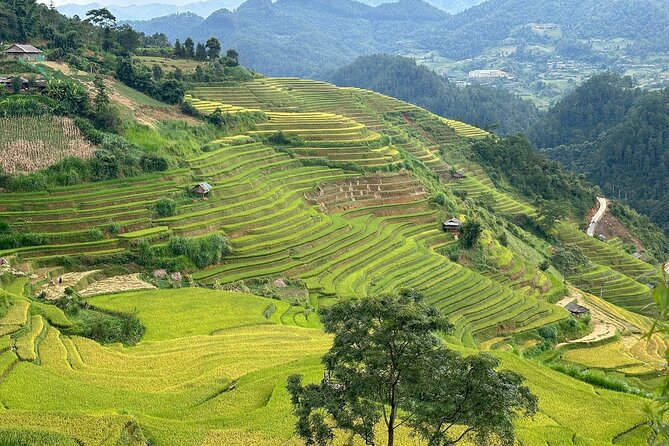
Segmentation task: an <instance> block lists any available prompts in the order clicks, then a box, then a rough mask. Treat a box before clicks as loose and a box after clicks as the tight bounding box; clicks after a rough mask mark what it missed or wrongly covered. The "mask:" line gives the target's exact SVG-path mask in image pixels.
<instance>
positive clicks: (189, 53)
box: [184, 37, 195, 59]
mask: <svg viewBox="0 0 669 446" xmlns="http://www.w3.org/2000/svg"><path fill="white" fill-rule="evenodd" d="M184 52H185V56H186V57H188V58H190V59H192V58H194V57H195V42H193V39H191V38H190V37H188V38H187V39H186V40H184Z"/></svg>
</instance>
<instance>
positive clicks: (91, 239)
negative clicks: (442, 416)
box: [0, 76, 666, 446]
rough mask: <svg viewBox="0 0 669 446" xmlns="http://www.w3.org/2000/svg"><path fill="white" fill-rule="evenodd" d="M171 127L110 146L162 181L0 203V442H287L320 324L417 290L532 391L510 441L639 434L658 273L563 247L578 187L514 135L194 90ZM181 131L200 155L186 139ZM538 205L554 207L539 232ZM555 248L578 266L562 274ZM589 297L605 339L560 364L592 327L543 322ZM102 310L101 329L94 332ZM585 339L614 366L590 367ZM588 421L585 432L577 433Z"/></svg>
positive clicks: (333, 92) (383, 110) (107, 183)
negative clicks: (295, 393)
mask: <svg viewBox="0 0 669 446" xmlns="http://www.w3.org/2000/svg"><path fill="white" fill-rule="evenodd" d="M78 79H80V80H81V81H84V80H85V78H84V77H82V78H78ZM73 81H76V82H79V80H76V79H73ZM126 93H128V94H127V96H126V99H128V101H132V98H135V100H140V99H142V100H145V98H144V97H142V96H140V95H138V94H134V93H136V92H134V91H133V90H131V89H128V91H126ZM138 106H139V104H134V105H131V106H130V108H131V109H134V108H138ZM184 110H186V111H188V112H189V113H191V115H194V116H193V117H192V118H191V119H193V120H194V122H193V124H195V123H197V124H195V125H194V126H193V127H188V126H187V125H186V124H184V123H179V125H178V126H177V124H175V123H172V124H170V123H169V122H162V123H161V122H156V123H152V125H153V127H149V126H140V125H139V124H138V123H129V124H128V126H127V127H126V128H124V129H123V132H124V135H125V136H126V137H127V138H128V144H129V143H130V141H133V142H136V143H137V148H136V149H133V150H142V151H144V150H145V151H147V152H148V153H153V154H154V155H156V156H157V155H165V154H167V153H170V152H173V154H179V156H178V157H176V158H178V161H180V163H177V164H167V163H166V164H165V165H164V170H163V171H160V172H154V173H150V174H147V173H142V172H141V171H135V172H128V175H127V176H125V177H123V178H117V179H114V180H103V179H101V178H97V179H98V180H100V181H95V182H88V183H81V184H74V185H70V186H58V187H56V186H47V185H42V186H40V185H39V184H37V185H33V191H32V192H22V191H13V192H8V191H3V192H2V193H0V212H1V213H2V220H3V225H2V226H1V228H2V231H3V234H2V236H1V237H0V240H2V242H3V245H2V248H3V249H2V250H0V257H2V258H4V259H6V260H7V261H8V263H9V265H7V264H3V265H2V273H0V279H1V280H2V287H3V289H4V290H3V291H2V292H1V293H2V299H0V312H1V313H0V330H1V331H0V342H1V344H0V370H1V372H0V376H1V377H2V379H1V380H0V402H2V404H3V407H4V408H5V410H3V411H0V439H1V438H3V437H2V435H14V434H15V433H16V432H18V433H16V434H17V435H22V436H26V435H32V436H33V437H30V438H39V439H41V441H42V444H49V443H48V442H47V441H46V439H49V441H51V443H54V444H68V445H70V444H84V445H97V444H110V445H123V446H125V445H128V446H130V445H133V446H137V445H144V444H147V443H148V440H147V438H148V439H150V440H151V441H153V442H155V443H157V444H165V445H179V446H181V445H212V444H232V445H235V444H239V445H246V444H249V442H257V443H260V444H265V445H268V446H274V445H278V444H291V443H296V440H295V439H294V432H293V426H292V421H293V419H292V417H291V414H290V402H289V398H288V395H287V392H286V390H285V381H286V378H287V376H288V375H290V374H293V373H302V374H305V375H306V376H307V379H308V380H310V381H318V380H319V379H320V378H321V377H322V373H323V369H322V364H321V363H320V362H319V358H320V356H321V355H322V354H323V352H324V351H325V350H326V349H327V347H328V343H329V338H328V337H327V336H325V335H324V334H323V333H322V332H321V331H320V330H319V328H320V324H319V320H318V316H317V312H316V310H317V309H318V308H319V307H320V306H322V305H327V304H329V303H330V302H332V301H333V300H334V299H342V298H363V297H365V296H369V295H372V294H376V293H384V292H394V291H397V290H399V289H402V288H405V287H411V288H414V289H416V290H418V291H420V292H421V293H422V294H423V295H424V296H425V297H426V299H427V301H428V302H429V303H430V304H432V305H434V306H435V307H437V308H439V309H440V310H442V311H443V312H444V313H445V314H447V315H448V318H449V320H450V321H451V322H452V323H453V325H454V330H453V332H452V333H451V334H450V335H449V336H447V337H446V341H447V342H448V343H449V345H451V346H452V347H453V348H454V349H457V350H460V351H463V352H465V353H468V352H475V351H479V350H486V351H487V350H490V351H491V352H492V354H495V355H498V356H499V357H500V358H502V360H503V364H504V366H505V367H508V368H511V369H513V370H517V371H519V372H520V373H522V374H523V375H524V376H525V377H526V378H527V380H528V383H529V385H530V386H531V388H532V390H533V391H534V392H536V393H537V394H538V395H539V396H540V415H539V416H538V417H537V418H536V419H534V420H523V421H522V422H521V423H519V424H518V426H517V431H518V436H519V439H520V440H521V441H522V442H523V443H524V444H530V445H534V444H537V445H539V444H545V441H546V440H545V439H546V438H551V439H552V440H553V441H555V442H556V443H557V444H560V443H563V442H564V441H567V440H568V441H572V440H573V439H575V440H574V441H576V442H581V443H585V444H588V443H590V444H601V445H611V444H614V442H616V444H621V443H620V442H623V443H622V444H625V443H624V442H627V443H628V444H638V442H639V441H644V440H645V438H646V437H647V434H648V430H647V428H646V421H647V416H646V415H645V413H644V412H643V411H642V408H643V407H644V405H645V403H646V401H647V400H646V399H645V397H644V396H645V395H646V393H645V392H646V391H648V390H649V389H651V388H652V386H653V384H654V382H655V381H656V380H658V379H659V378H661V376H662V372H661V369H662V364H663V359H662V354H663V351H664V349H665V348H666V341H665V339H664V338H663V337H662V336H659V335H657V336H654V337H653V338H652V342H648V343H646V342H644V341H642V340H641V339H640V338H641V334H642V331H643V330H648V327H649V326H650V325H651V319H649V318H647V317H646V316H644V315H648V316H653V315H654V307H653V305H652V297H651V287H652V286H657V285H658V284H660V283H661V281H662V277H661V275H660V273H659V270H658V269H657V268H655V267H654V266H653V265H651V264H648V263H645V262H643V261H641V260H639V259H636V258H634V257H632V256H630V255H628V254H627V253H626V252H625V251H624V250H623V249H622V248H623V246H622V244H621V243H620V241H619V240H616V239H613V240H611V241H609V242H606V243H605V242H602V241H600V240H598V239H595V238H591V237H588V236H587V235H585V233H584V232H582V231H580V230H579V228H578V227H577V225H576V224H575V221H576V218H581V217H583V215H580V214H582V213H583V212H584V211H585V210H586V209H587V208H588V207H589V206H590V205H592V204H593V203H594V202H595V195H594V191H593V190H592V189H591V188H590V187H589V186H588V185H587V184H585V183H584V182H583V181H582V180H581V179H579V178H578V177H576V176H575V175H570V174H567V173H565V172H564V171H563V170H562V169H561V168H560V167H559V166H558V165H556V164H551V163H549V162H548V161H547V160H546V159H544V158H543V157H542V156H541V155H540V154H538V153H536V152H532V150H531V147H530V145H529V143H528V142H527V141H526V140H525V139H524V138H522V137H521V136H514V137H511V138H506V139H503V140H498V139H497V138H493V137H490V136H491V135H490V134H488V133H487V132H485V131H483V130H481V129H478V128H476V127H473V126H471V125H468V124H464V123H462V122H459V121H456V120H452V119H447V118H444V117H441V116H438V115H435V114H434V113H431V112H429V111H427V110H425V109H422V108H420V107H418V106H415V105H412V104H409V103H407V102H403V101H400V100H398V99H394V98H391V97H389V96H385V95H382V94H379V93H374V92H372V91H369V90H364V89H360V88H355V87H348V88H339V87H336V86H334V85H332V84H329V83H325V82H317V81H309V80H302V79H298V78H265V77H260V76H257V77H256V78H253V79H250V80H248V81H234V82H233V81H227V82H206V83H192V84H191V85H190V90H189V92H188V95H187V96H186V97H185V104H184ZM195 119H197V120H195ZM204 120H206V124H205V123H204ZM188 122H190V121H188ZM212 128H215V129H216V130H215V131H214V130H212ZM194 134H196V135H200V137H201V138H204V137H207V136H209V139H208V140H207V143H206V144H198V143H197V142H198V141H202V139H195V141H194V142H192V144H186V147H183V146H179V145H178V142H180V141H182V140H183V139H188V138H190V137H193V135H194ZM117 138H118V139H120V137H119V136H117ZM182 142H183V141H182ZM186 142H188V141H186ZM140 146H141V148H140ZM124 147H125V146H124ZM180 149H183V151H181V150H180ZM186 149H187V150H186ZM508 151H513V154H514V156H512V157H511V156H507V155H505V154H506V153H507V152H508ZM100 152H101V151H100V150H98V151H96V152H95V153H96V154H97V155H96V156H100V155H101V154H102V155H105V152H102V153H100ZM142 153H145V152H142ZM500 157H501V158H502V159H503V162H499V161H498V159H499V158H500ZM12 178H14V179H15V177H12ZM27 178H31V177H30V176H28V177H27ZM205 182H206V183H207V184H208V185H210V186H212V188H211V189H210V190H209V192H206V189H205V186H206V187H207V188H208V186H207V185H205V184H204V183H205ZM8 184H9V186H12V184H15V183H12V182H9V183H8ZM542 188H543V189H542ZM548 189H552V190H550V192H551V193H552V195H550V196H548V195H547V194H546V193H545V192H547V191H548ZM538 195H545V196H546V197H548V198H551V199H552V201H554V202H555V203H560V204H564V207H565V208H566V210H564V212H563V213H561V214H560V215H555V210H553V209H551V208H547V207H546V203H545V202H542V201H540V200H537V196H538ZM557 210H558V211H560V212H562V209H559V208H558V209H557ZM551 213H552V215H553V217H554V218H555V219H556V221H554V222H548V221H547V220H548V217H549V216H550V215H547V214H551ZM570 214H573V218H572V216H571V215H570ZM453 217H457V218H458V219H460V220H462V221H472V222H479V223H481V226H482V229H483V230H482V233H481V234H480V237H479V239H478V240H477V242H476V243H474V245H473V246H471V247H467V246H466V245H465V244H464V243H463V242H461V241H460V240H461V237H460V234H458V233H454V232H450V231H445V230H444V227H443V222H444V221H445V220H447V219H451V218H453ZM17 240H18V241H24V240H28V241H29V242H30V243H26V244H25V245H23V246H19V247H16V245H15V244H12V243H13V242H15V241H17ZM19 245H20V244H19ZM563 251H565V252H567V253H571V254H572V256H573V257H576V258H577V260H578V262H576V263H570V264H568V265H566V267H563V266H565V265H564V263H565V262H561V261H559V260H560V258H558V257H556V256H555V253H556V252H563ZM579 253H580V255H579ZM566 257H567V258H568V259H569V256H566ZM141 272H143V273H144V274H143V275H141V276H139V275H138V274H139V273H141ZM129 273H134V274H129ZM106 276H111V278H110V279H109V280H108V279H107V277H106ZM51 279H53V282H51ZM60 279H63V283H60ZM147 281H148V282H151V283H153V284H155V285H156V286H159V287H166V288H172V287H182V289H178V290H156V289H155V288H154V286H152V285H151V284H148V283H147ZM572 287H578V288H579V289H580V290H582V291H578V290H576V288H572ZM204 288H209V289H204ZM91 289H93V290H94V291H91ZM133 289H134V290H138V289H141V290H142V291H138V292H134V293H124V294H120V295H119V294H112V295H108V296H98V297H90V296H92V295H94V294H96V291H95V290H98V291H97V292H103V293H104V292H112V293H113V292H119V291H123V290H133ZM100 290H101V291H100ZM240 292H242V293H240ZM250 292H255V293H259V294H262V295H264V296H266V297H272V298H273V299H271V300H270V299H266V298H261V297H258V296H253V295H250V294H249V293H250ZM74 293H77V294H80V295H81V296H87V297H85V298H83V297H80V298H76V295H75V298H74V299H73V298H71V297H68V296H72V295H74ZM587 293H592V294H597V295H599V296H600V297H601V299H599V300H597V301H596V302H597V305H598V308H600V307H601V308H603V309H602V310H601V312H602V313H604V314H605V315H606V317H608V318H610V319H613V320H615V321H616V323H617V324H619V325H618V326H621V327H623V328H624V329H623V330H621V335H620V338H619V337H618V336H608V337H596V342H595V343H593V344H589V343H587V342H583V343H575V344H573V345H569V346H568V347H567V348H565V347H556V343H557V341H558V340H561V341H565V342H569V341H575V340H577V339H579V338H582V337H585V336H586V335H588V334H589V331H590V330H591V329H594V328H593V327H590V326H589V325H588V324H587V323H586V321H585V320H577V319H576V318H573V317H572V316H570V313H569V312H568V311H566V310H565V309H564V308H563V307H562V305H556V303H557V302H558V301H563V300H564V298H565V296H566V295H568V294H569V295H571V296H577V295H578V296H581V295H582V296H583V297H582V298H583V299H586V298H587V299H591V298H592V297H591V296H592V294H587ZM574 298H575V297H574ZM579 298H580V297H579ZM593 302H595V301H594V300H593ZM588 305H590V304H588ZM73 306H75V307H74V308H73ZM95 312H98V317H102V318H103V319H102V322H103V323H104V325H102V327H103V328H100V325H93V327H92V329H90V330H88V329H87V328H90V327H89V326H88V325H87V323H90V322H87V321H89V319H90V318H94V316H93V314H95ZM100 315H101V316H100ZM115 318H121V320H123V321H125V322H126V323H127V324H130V325H131V326H132V327H135V328H137V327H142V326H143V328H142V329H141V330H140V329H139V328H137V330H138V331H137V332H133V333H134V338H132V339H131V340H130V341H128V340H127V339H125V338H121V339H119V337H111V339H110V338H107V337H103V336H100V332H102V333H103V334H104V333H105V330H104V326H105V325H107V324H109V325H112V327H113V326H114V325H113V324H115V323H118V322H115V321H117V319H115ZM93 320H95V319H93ZM140 324H141V325H140ZM614 333H615V330H614ZM142 335H143V337H142ZM120 342H125V343H126V344H127V345H125V346H123V345H122V344H120ZM601 343H603V344H605V346H606V348H607V349H617V351H618V354H617V355H616V356H615V357H613V359H612V360H611V362H608V361H609V360H608V359H606V360H602V361H594V360H593V361H586V360H587V359H592V358H590V356H589V354H590V352H592V351H593V350H592V349H593V348H596V347H600V346H601V345H600V344H601ZM554 347H555V348H556V349H555V350H554V349H553V348H554ZM542 349H545V350H546V351H547V354H550V355H551V357H553V358H557V359H556V360H557V361H558V364H563V361H568V362H567V363H569V364H579V366H580V364H583V365H582V366H583V367H591V368H595V369H597V370H599V371H600V372H598V373H602V374H604V375H605V378H603V379H604V382H607V383H609V384H608V385H609V387H611V388H615V389H617V391H612V390H610V389H608V390H607V389H606V388H603V387H601V386H600V385H598V387H593V386H592V385H591V384H586V383H585V382H581V381H578V380H575V379H573V378H570V377H569V376H566V375H565V374H563V373H558V372H556V371H553V370H550V369H549V368H548V367H547V366H546V365H544V364H542V363H540V362H538V361H531V360H526V359H522V358H521V357H519V356H517V355H515V354H513V353H509V352H508V351H518V352H523V354H524V355H527V356H528V357H539V358H541V357H542V356H541V355H542V351H544V350H542ZM567 350H569V351H568V352H567ZM597 351H599V350H597ZM607 351H608V350H607ZM568 353H569V354H568ZM563 355H564V359H563ZM584 358H585V359H584ZM584 363H586V364H584ZM607 374H608V375H607ZM612 379H615V380H618V381H606V380H612ZM611 382H612V383H614V384H610V383H611ZM621 383H622V384H621ZM556 386H557V387H558V388H559V389H560V391H561V392H562V394H564V395H567V396H566V397H564V398H563V397H560V398H556V397H555V395H556V393H555V389H556ZM616 386H617V387H616ZM621 389H622V391H621ZM638 395H641V396H638ZM593 408H595V410H596V411H597V416H598V417H601V419H599V418H598V419H597V420H598V423H599V425H600V426H601V428H599V429H592V419H591V418H592V417H591V418H590V419H587V420H584V419H583V412H584V411H586V410H593ZM605 421H606V422H605ZM101 423H104V426H105V428H104V429H103V430H101V429H100V428H96V426H99V425H100V424H101ZM4 426H11V429H10V430H8V429H6V428H5V427H4ZM35 436H36V437H35ZM11 438H13V437H11ZM19 438H24V437H19ZM403 438H404V437H403ZM412 441H414V440H412V439H409V438H406V443H403V444H412V443H411V442H412ZM73 442H75V443H73Z"/></svg>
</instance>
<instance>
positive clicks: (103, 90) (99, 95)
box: [93, 74, 109, 107]
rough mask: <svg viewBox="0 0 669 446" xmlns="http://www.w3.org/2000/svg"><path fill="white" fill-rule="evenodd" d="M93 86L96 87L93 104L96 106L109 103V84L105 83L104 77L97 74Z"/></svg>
mask: <svg viewBox="0 0 669 446" xmlns="http://www.w3.org/2000/svg"><path fill="white" fill-rule="evenodd" d="M93 87H94V88H95V97H94V98H93V104H95V106H96V107H102V106H104V105H107V104H109V95H108V94H107V86H106V85H105V80H104V78H103V77H102V76H101V75H99V74H96V75H95V78H94V79H93Z"/></svg>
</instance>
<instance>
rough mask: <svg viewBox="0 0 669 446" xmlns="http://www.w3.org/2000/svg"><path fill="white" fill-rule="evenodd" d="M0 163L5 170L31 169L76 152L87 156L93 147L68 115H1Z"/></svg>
mask: <svg viewBox="0 0 669 446" xmlns="http://www.w3.org/2000/svg"><path fill="white" fill-rule="evenodd" d="M0 155H1V156H0V164H2V167H3V169H4V171H5V172H7V173H19V172H33V171H35V170H39V169H43V168H45V167H48V166H50V165H52V164H55V163H57V162H58V161H60V160H62V159H63V158H67V157H71V156H75V157H79V158H89V157H90V156H91V155H93V147H92V146H91V144H90V143H89V142H88V141H86V140H85V139H84V136H83V135H82V134H81V132H80V131H79V128H77V126H76V125H75V124H74V122H73V121H72V120H71V119H70V118H65V117H55V116H43V117H26V116H23V117H15V118H0Z"/></svg>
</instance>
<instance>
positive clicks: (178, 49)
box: [174, 39, 186, 57]
mask: <svg viewBox="0 0 669 446" xmlns="http://www.w3.org/2000/svg"><path fill="white" fill-rule="evenodd" d="M174 55H175V56H176V57H184V56H185V55H186V52H185V50H184V49H183V47H182V46H181V42H179V39H177V40H175V41H174Z"/></svg>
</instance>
